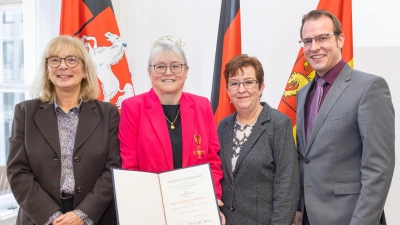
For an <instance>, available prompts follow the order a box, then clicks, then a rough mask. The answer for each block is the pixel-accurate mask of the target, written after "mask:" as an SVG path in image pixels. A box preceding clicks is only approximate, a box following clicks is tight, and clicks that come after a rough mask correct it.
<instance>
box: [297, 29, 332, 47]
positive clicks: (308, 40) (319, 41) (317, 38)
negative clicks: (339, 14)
mask: <svg viewBox="0 0 400 225" xmlns="http://www.w3.org/2000/svg"><path fill="white" fill-rule="evenodd" d="M331 35H338V33H335V32H333V33H329V34H320V35H318V36H315V37H313V38H304V39H303V40H300V41H299V43H300V45H301V47H303V48H304V47H308V46H311V44H312V41H313V40H315V43H317V44H319V45H320V44H323V43H324V42H326V41H327V40H328V39H329V37H330V36H331Z"/></svg>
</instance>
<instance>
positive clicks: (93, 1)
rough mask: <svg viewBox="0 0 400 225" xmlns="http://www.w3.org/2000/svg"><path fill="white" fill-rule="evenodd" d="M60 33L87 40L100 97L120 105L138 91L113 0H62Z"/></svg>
mask: <svg viewBox="0 0 400 225" xmlns="http://www.w3.org/2000/svg"><path fill="white" fill-rule="evenodd" d="M60 34H65V35H71V36H77V37H79V38H81V39H82V41H84V43H85V45H86V47H87V49H88V51H89V54H90V57H91V58H92V60H93V63H94V66H95V68H96V73H97V77H98V79H99V85H100V87H101V89H100V90H101V94H100V95H99V97H98V99H99V100H102V101H105V102H111V103H113V104H115V105H117V106H118V107H120V106H121V102H122V101H123V100H124V99H126V98H128V97H130V96H133V95H134V91H133V85H132V79H131V76H130V72H129V67H128V62H127V60H126V56H125V50H124V47H125V46H124V43H123V42H122V40H121V38H120V33H119V29H118V25H117V20H116V18H115V15H114V11H113V7H112V3H111V0H85V1H82V0H62V6H61V19H60Z"/></svg>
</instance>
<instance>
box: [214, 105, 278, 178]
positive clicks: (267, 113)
mask: <svg viewBox="0 0 400 225" xmlns="http://www.w3.org/2000/svg"><path fill="white" fill-rule="evenodd" d="M261 105H262V106H263V109H262V110H261V112H260V115H259V116H258V119H257V122H256V123H255V124H254V127H253V129H252V131H251V134H250V137H249V139H248V140H247V141H246V143H245V144H244V146H243V147H242V149H241V150H240V154H239V157H238V159H237V161H236V166H235V172H232V149H231V148H232V140H233V137H234V132H233V130H234V129H233V127H234V124H235V118H236V114H237V113H236V112H235V113H233V114H231V115H230V116H228V117H227V118H226V119H224V120H223V122H222V123H221V124H220V126H221V127H219V128H218V130H219V132H218V134H219V135H220V136H221V137H220V139H221V140H222V143H221V144H222V146H224V149H223V152H222V154H221V155H222V157H223V158H224V162H225V165H224V166H226V168H227V171H228V174H229V177H230V180H231V182H232V183H233V175H234V174H236V173H237V171H238V170H239V168H240V166H241V163H242V161H243V159H244V157H245V156H246V155H247V154H248V153H249V152H250V151H251V149H252V147H253V145H254V144H255V143H256V142H257V140H258V138H259V137H260V135H261V134H262V133H263V132H264V130H265V123H267V122H269V121H270V120H271V110H272V108H271V107H270V106H269V105H268V104H267V103H265V102H261ZM221 149H222V148H221Z"/></svg>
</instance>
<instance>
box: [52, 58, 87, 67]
mask: <svg viewBox="0 0 400 225" xmlns="http://www.w3.org/2000/svg"><path fill="white" fill-rule="evenodd" d="M63 59H64V62H65V64H66V65H67V66H68V67H69V68H75V67H77V66H78V64H79V60H80V58H77V57H75V56H68V57H65V58H60V57H56V56H50V57H47V58H46V61H47V65H49V66H50V67H51V68H58V67H59V66H60V65H61V61H62V60H63Z"/></svg>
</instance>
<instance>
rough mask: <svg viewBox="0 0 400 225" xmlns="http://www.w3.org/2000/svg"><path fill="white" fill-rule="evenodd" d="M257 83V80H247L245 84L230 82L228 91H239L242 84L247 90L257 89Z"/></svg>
mask: <svg viewBox="0 0 400 225" xmlns="http://www.w3.org/2000/svg"><path fill="white" fill-rule="evenodd" d="M257 83H258V81H257V80H246V81H243V82H238V81H232V82H228V89H229V90H231V91H236V90H237V89H239V87H240V85H241V84H243V86H244V87H245V88H246V89H251V88H255V87H256V85H257Z"/></svg>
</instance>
